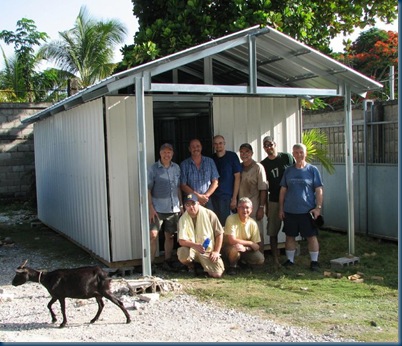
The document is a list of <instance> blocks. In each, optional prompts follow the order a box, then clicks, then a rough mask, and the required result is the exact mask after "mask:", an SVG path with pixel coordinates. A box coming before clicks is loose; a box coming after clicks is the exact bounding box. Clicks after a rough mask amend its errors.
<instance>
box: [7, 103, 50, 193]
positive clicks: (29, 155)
mask: <svg viewBox="0 0 402 346" xmlns="http://www.w3.org/2000/svg"><path fill="white" fill-rule="evenodd" d="M49 106H50V104H49V103H39V104H31V103H0V200H1V201H15V200H23V201H26V200H35V197H36V191H35V157H34V143H33V125H25V124H22V123H21V120H22V119H24V118H27V117H30V116H32V115H33V114H35V113H37V112H39V111H40V110H42V109H45V108H47V107H49Z"/></svg>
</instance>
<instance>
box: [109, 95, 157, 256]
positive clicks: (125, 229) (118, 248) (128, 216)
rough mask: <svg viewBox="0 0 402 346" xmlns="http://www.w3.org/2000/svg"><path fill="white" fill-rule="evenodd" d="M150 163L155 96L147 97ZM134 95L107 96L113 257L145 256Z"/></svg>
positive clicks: (150, 161) (152, 159)
mask: <svg viewBox="0 0 402 346" xmlns="http://www.w3.org/2000/svg"><path fill="white" fill-rule="evenodd" d="M145 110H146V132H147V135H146V140H147V142H146V151H147V167H148V166H149V165H151V164H152V163H153V162H154V161H155V160H154V135H153V108H152V98H151V97H146V98H145ZM135 114H136V104H135V97H133V96H130V97H127V96H126V97H124V96H110V97H107V98H106V123H107V134H106V136H107V152H108V155H107V157H108V172H109V192H110V227H111V252H112V255H111V260H112V261H113V262H115V261H125V260H132V259H141V258H142V242H141V228H140V226H141V222H140V210H139V185H138V184H139V177H138V152H139V150H140V148H138V147H137V138H138V136H137V122H136V116H135Z"/></svg>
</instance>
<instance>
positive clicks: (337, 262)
mask: <svg viewBox="0 0 402 346" xmlns="http://www.w3.org/2000/svg"><path fill="white" fill-rule="evenodd" d="M359 261H360V258H359V257H355V256H353V257H340V258H336V259H333V260H331V261H330V262H331V268H343V267H345V266H349V265H354V264H356V263H358V262H359Z"/></svg>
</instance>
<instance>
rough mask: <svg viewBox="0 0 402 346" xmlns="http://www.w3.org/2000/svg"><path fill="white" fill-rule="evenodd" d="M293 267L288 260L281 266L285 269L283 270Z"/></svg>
mask: <svg viewBox="0 0 402 346" xmlns="http://www.w3.org/2000/svg"><path fill="white" fill-rule="evenodd" d="M294 265H295V264H294V263H293V262H292V261H291V260H289V259H288V260H287V261H286V262H285V263H283V264H282V266H283V267H285V268H290V267H292V266H294Z"/></svg>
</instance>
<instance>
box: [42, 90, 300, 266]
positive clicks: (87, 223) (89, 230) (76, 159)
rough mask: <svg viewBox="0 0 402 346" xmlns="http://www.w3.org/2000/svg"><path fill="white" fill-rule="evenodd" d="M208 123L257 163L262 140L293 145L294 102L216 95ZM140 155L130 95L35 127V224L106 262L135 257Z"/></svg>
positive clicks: (149, 115)
mask: <svg viewBox="0 0 402 346" xmlns="http://www.w3.org/2000/svg"><path fill="white" fill-rule="evenodd" d="M152 105H153V102H152V97H146V98H145V110H146V132H147V134H146V140H147V142H146V154H147V155H146V157H147V167H149V165H151V164H152V163H153V162H155V157H154V152H155V150H154V134H153V107H152ZM104 114H105V116H104ZM213 119H214V124H213V126H214V133H220V134H223V135H224V136H225V138H226V142H227V148H228V150H233V151H235V152H237V153H238V147H239V146H240V144H241V143H243V142H249V143H251V144H252V145H253V147H254V159H255V160H256V161H261V160H262V159H263V158H265V156H266V155H265V152H264V151H263V149H262V143H261V141H262V139H263V137H264V136H265V135H268V134H269V135H273V136H274V137H275V138H276V140H277V141H278V146H279V149H280V150H287V151H289V150H290V148H291V146H292V145H293V144H294V143H295V142H297V141H298V140H299V139H298V138H297V136H298V134H299V130H298V128H299V126H300V113H299V107H298V101H297V99H284V98H278V99H272V98H246V97H216V98H214V102H213ZM105 125H106V127H105ZM139 150H140V148H138V147H137V122H136V104H135V97H133V96H130V97H128V96H108V97H106V98H105V106H103V99H98V100H95V101H92V102H88V103H86V104H83V105H81V106H79V107H76V108H73V109H71V110H68V111H65V112H62V113H59V114H56V115H54V116H52V117H49V118H47V119H44V120H42V121H39V122H38V123H36V124H35V156H36V174H37V193H38V217H39V219H40V220H41V221H42V222H44V223H45V224H47V225H49V226H50V227H52V228H54V229H56V230H58V231H59V232H62V233H64V234H66V235H67V236H68V237H70V238H71V239H73V240H74V241H76V242H77V243H79V244H81V245H82V246H84V247H85V248H87V249H88V250H90V251H92V252H93V253H95V254H96V255H97V256H99V257H100V258H101V259H103V260H105V261H107V262H110V263H111V262H118V261H129V260H134V259H141V258H142V242H141V228H140V225H141V222H140V213H139V178H138V152H139ZM105 153H107V154H105ZM109 218H110V220H109ZM109 227H110V228H109ZM263 227H264V230H265V227H266V220H264V225H263ZM264 233H265V231H264ZM279 241H280V242H283V241H284V235H283V233H281V234H280V238H279ZM265 243H266V244H268V243H269V239H267V237H265Z"/></svg>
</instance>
